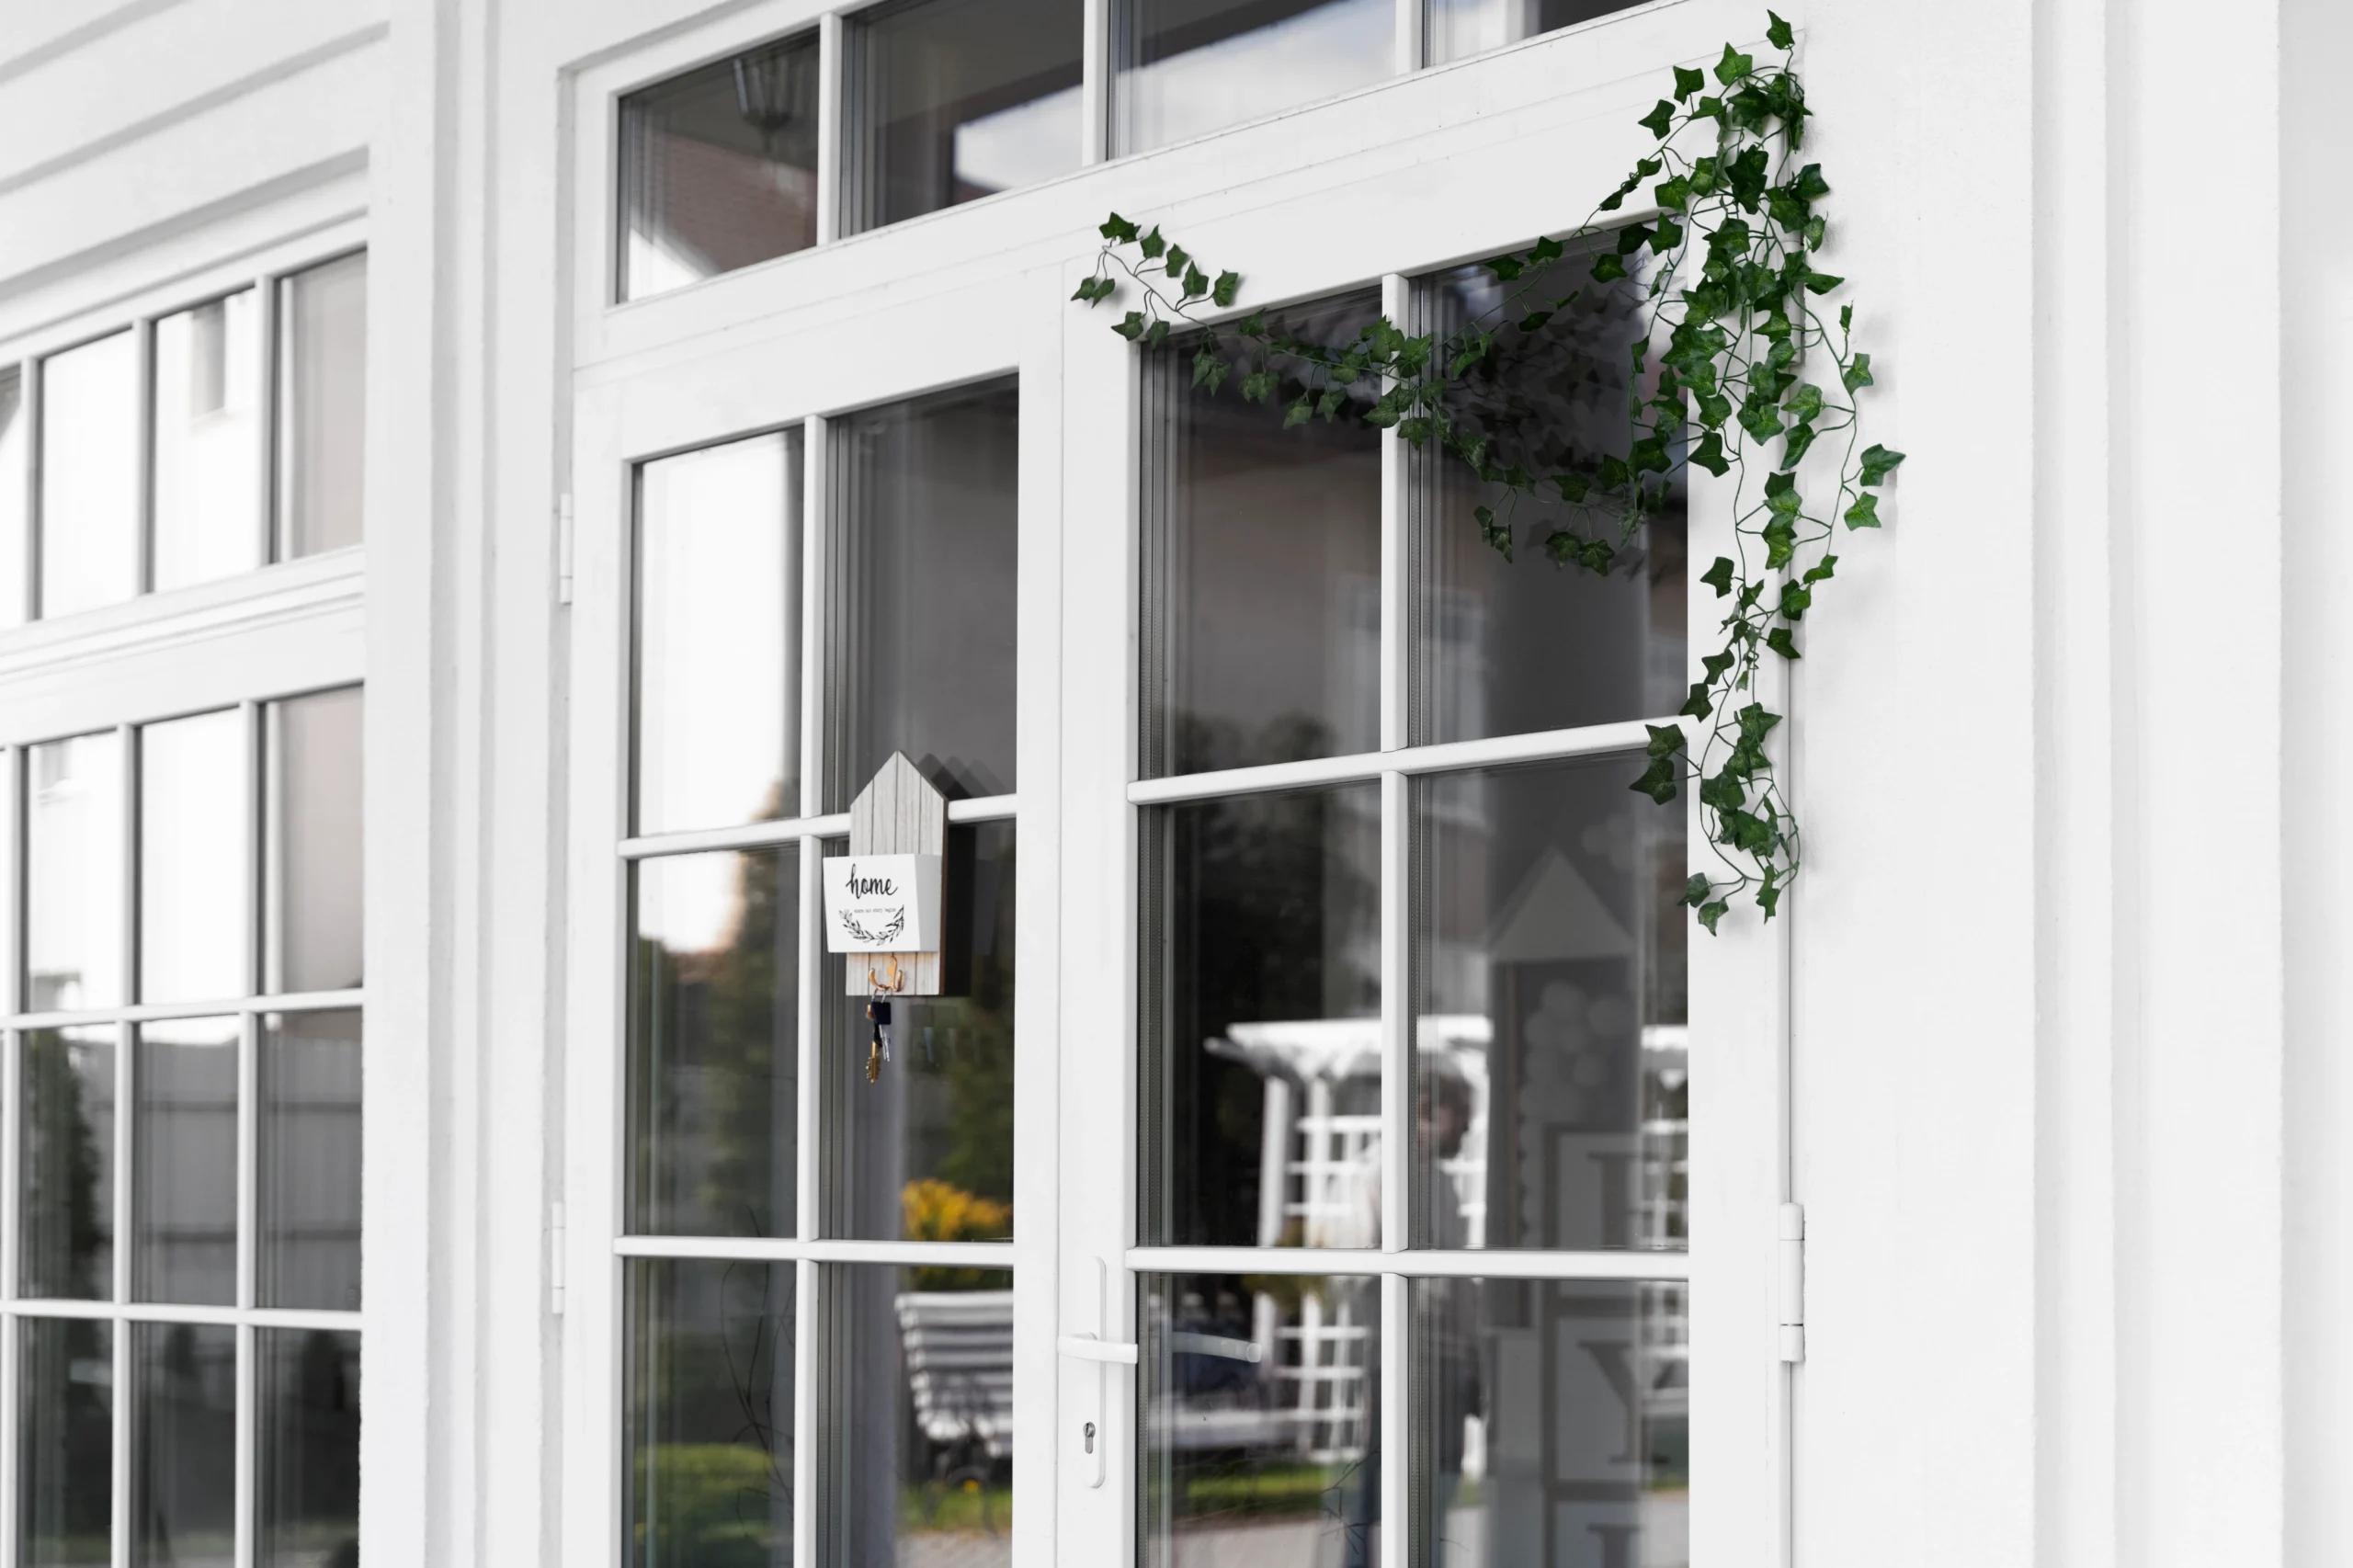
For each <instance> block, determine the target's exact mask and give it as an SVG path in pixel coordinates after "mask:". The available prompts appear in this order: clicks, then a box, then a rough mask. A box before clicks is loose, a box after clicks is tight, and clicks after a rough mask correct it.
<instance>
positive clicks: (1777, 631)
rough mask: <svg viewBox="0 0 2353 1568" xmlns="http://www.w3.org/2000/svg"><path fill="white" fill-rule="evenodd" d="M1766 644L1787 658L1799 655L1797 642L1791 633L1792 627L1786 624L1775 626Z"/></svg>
mask: <svg viewBox="0 0 2353 1568" xmlns="http://www.w3.org/2000/svg"><path fill="white" fill-rule="evenodd" d="M1765 646H1767V647H1768V648H1770V649H1772V650H1773V652H1775V653H1779V654H1780V655H1781V657H1783V658H1785V659H1795V658H1796V657H1797V656H1798V645H1797V642H1796V640H1795V639H1794V638H1792V637H1791V636H1790V629H1789V628H1788V627H1786V626H1777V627H1775V628H1773V630H1772V631H1771V632H1770V633H1769V634H1768V636H1767V637H1766V639H1765Z"/></svg>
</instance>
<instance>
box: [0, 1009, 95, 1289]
mask: <svg viewBox="0 0 2353 1568" xmlns="http://www.w3.org/2000/svg"><path fill="white" fill-rule="evenodd" d="M21 1038H22V1040H23V1046H22V1049H23V1051H24V1061H23V1062H21V1063H20V1064H19V1065H20V1070H21V1072H22V1074H23V1078H22V1083H21V1095H20V1099H21V1105H20V1108H19V1111H18V1116H19V1120H18V1122H17V1161H18V1163H19V1165H20V1169H19V1171H18V1173H17V1183H18V1186H17V1294H19V1295H21V1296H28V1297H35V1298H39V1297H44V1296H46V1297H53V1298H60V1299H66V1300H73V1301H110V1300H112V1299H113V1297H114V1181H115V1171H114V1120H115V1116H114V1096H115V1049H116V1047H115V1030H114V1028H113V1026H111V1025H108V1026H105V1027H101V1028H70V1029H33V1030H30V1031H28V1033H26V1034H25V1035H24V1036H22V1037H21Z"/></svg>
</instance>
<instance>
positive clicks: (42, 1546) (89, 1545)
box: [25, 1531, 114, 1562]
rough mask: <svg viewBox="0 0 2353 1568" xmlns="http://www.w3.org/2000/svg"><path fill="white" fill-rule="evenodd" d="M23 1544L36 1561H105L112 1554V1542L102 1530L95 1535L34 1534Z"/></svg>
mask: <svg viewBox="0 0 2353 1568" xmlns="http://www.w3.org/2000/svg"><path fill="white" fill-rule="evenodd" d="M25 1544H26V1546H27V1547H28V1549H29V1553H30V1556H31V1558H32V1560H33V1561H35V1562H109V1561H111V1560H112V1558H113V1556H114V1542H113V1541H112V1540H109V1539H108V1536H107V1535H106V1533H105V1532H104V1531H100V1532H99V1533H98V1534H97V1535H51V1536H35V1537H34V1538H33V1539H32V1540H29V1541H28V1542H26V1543H25Z"/></svg>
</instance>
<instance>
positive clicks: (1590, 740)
mask: <svg viewBox="0 0 2353 1568" xmlns="http://www.w3.org/2000/svg"><path fill="white" fill-rule="evenodd" d="M1651 722H1654V723H1659V724H1679V723H1681V722H1682V721H1681V720H1679V719H1676V718H1673V717H1666V718H1661V719H1657V720H1654V721H1651ZM1649 739H1650V737H1649V735H1648V733H1646V732H1645V731H1644V729H1643V722H1642V721H1631V722H1626V723H1622V724H1593V725H1588V726H1586V727H1585V728H1582V729H1574V730H1545V731H1540V732H1538V733H1533V734H1526V735H1497V736H1495V737H1494V738H1492V739H1488V740H1477V741H1449V742H1447V743H1446V744H1442V745H1427V746H1414V747H1412V748H1410V749H1407V750H1404V751H1395V752H1361V753H1358V755H1357V756H1319V757H1311V758H1309V759H1307V760H1306V761H1303V762H1273V763H1267V764H1264V765H1262V766H1260V767H1234V768H1227V769H1225V770H1223V771H1221V772H1216V773H1185V774H1179V775H1177V776H1176V777H1175V778H1140V779H1138V780H1136V781H1135V782H1134V783H1132V784H1131V785H1129V786H1128V799H1129V801H1131V802H1132V803H1133V804H1136V805H1139V806H1157V805H1168V804H1173V803H1176V802H1177V801H1208V800H1219V799H1223V798H1226V797H1230V796H1234V795H1258V794H1266V793H1267V792H1269V791H1272V790H1301V789H1313V788H1315V787H1316V786H1319V785H1325V784H1361V783H1369V782H1370V781H1371V780H1373V779H1377V778H1380V777H1381V775H1382V774H1384V773H1398V774H1404V775H1407V776H1412V775H1418V774H1427V773H1451V772H1454V771H1456V770H1457V769H1461V768H1474V767H1506V766H1509V765H1511V764H1513V763H1523V762H1529V763H1533V762H1557V761H1561V760H1563V759H1567V758H1573V757H1584V756H1609V755H1611V754H1614V753H1620V752H1638V751H1641V750H1642V749H1643V746H1644V745H1645V744H1648V742H1649Z"/></svg>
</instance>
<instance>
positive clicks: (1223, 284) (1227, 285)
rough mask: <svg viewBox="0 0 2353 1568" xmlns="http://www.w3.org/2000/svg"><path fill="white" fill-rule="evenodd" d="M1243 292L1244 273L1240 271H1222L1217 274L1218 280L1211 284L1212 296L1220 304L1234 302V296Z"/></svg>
mask: <svg viewBox="0 0 2353 1568" xmlns="http://www.w3.org/2000/svg"><path fill="white" fill-rule="evenodd" d="M1241 292H1242V274H1240V273H1239V272H1221V273H1219V274H1218V275H1217V281H1216V282H1215V283H1213V284H1211V286H1210V298H1211V300H1212V301H1216V302H1217V303H1218V304H1220V305H1230V304H1232V303H1233V299H1234V296H1235V295H1237V294H1239V293H1241Z"/></svg>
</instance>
